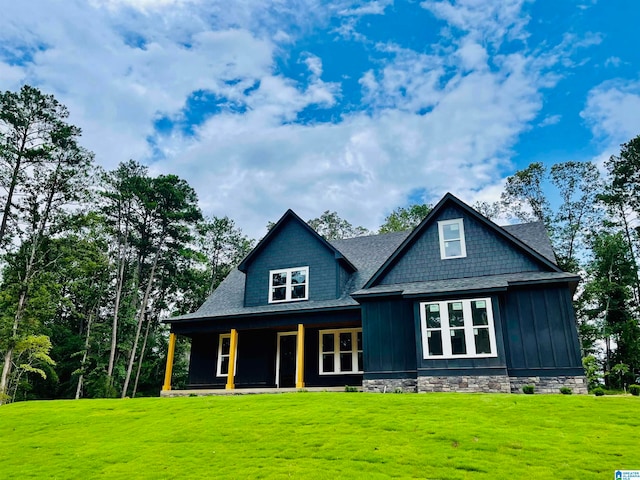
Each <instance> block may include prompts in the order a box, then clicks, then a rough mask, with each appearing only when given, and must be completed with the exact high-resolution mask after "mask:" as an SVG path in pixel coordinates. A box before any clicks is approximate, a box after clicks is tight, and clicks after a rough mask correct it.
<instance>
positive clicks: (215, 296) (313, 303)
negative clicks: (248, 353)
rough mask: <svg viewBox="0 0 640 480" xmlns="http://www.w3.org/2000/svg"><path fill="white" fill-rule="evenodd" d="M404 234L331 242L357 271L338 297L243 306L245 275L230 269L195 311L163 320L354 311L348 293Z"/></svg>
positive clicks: (359, 286)
mask: <svg viewBox="0 0 640 480" xmlns="http://www.w3.org/2000/svg"><path fill="white" fill-rule="evenodd" d="M272 230H273V229H272ZM408 234H409V232H397V233H386V234H383V235H370V236H366V237H356V238H349V239H345V240H333V241H331V242H330V243H331V245H332V246H333V248H335V249H336V250H337V249H339V250H340V251H341V252H344V254H345V256H346V257H347V258H348V260H349V262H350V263H351V264H352V265H354V267H355V268H356V269H357V270H356V271H355V272H354V273H353V274H352V275H351V278H350V279H349V281H348V282H347V285H346V286H345V289H344V291H343V292H342V295H340V297H339V298H336V299H331V300H322V301H317V300H308V301H304V302H289V303H270V304H265V305H258V306H255V307H245V306H244V289H245V277H246V275H245V273H244V272H241V271H240V270H238V269H234V270H232V271H231V272H230V273H229V275H227V278H225V279H224V280H223V281H222V283H221V284H220V285H219V286H218V288H216V290H215V291H214V292H213V293H212V294H211V295H210V296H209V298H207V300H206V301H205V302H204V303H203V304H202V306H201V307H200V308H199V309H198V310H197V311H195V312H192V313H188V314H186V315H180V316H179V317H171V318H167V319H165V320H164V321H165V322H167V323H173V322H180V321H183V320H184V321H188V320H207V319H216V318H225V317H246V316H260V315H269V314H286V313H288V312H303V311H318V310H331V309H344V308H351V307H353V308H358V302H356V301H355V300H354V299H353V298H351V293H352V292H354V291H356V290H359V289H361V288H362V287H363V285H364V283H365V282H366V281H367V280H368V279H369V278H370V277H371V275H373V274H374V273H375V272H376V271H377V270H378V268H380V265H382V263H383V262H384V261H385V260H386V259H387V258H388V257H389V255H391V253H393V252H394V251H395V249H396V248H397V247H398V245H400V243H401V242H402V241H403V240H404V239H405V238H406V236H407V235H408ZM256 248H257V247H256Z"/></svg>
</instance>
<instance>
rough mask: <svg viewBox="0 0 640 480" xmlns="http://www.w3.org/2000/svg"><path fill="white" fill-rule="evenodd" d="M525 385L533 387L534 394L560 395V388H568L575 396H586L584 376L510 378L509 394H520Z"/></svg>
mask: <svg viewBox="0 0 640 480" xmlns="http://www.w3.org/2000/svg"><path fill="white" fill-rule="evenodd" d="M525 385H533V386H535V393H560V388H561V387H569V388H570V389H571V390H572V392H573V393H575V394H587V393H589V392H588V391H587V380H586V378H585V377H584V376H576V377H574V376H558V377H511V393H522V387H524V386H525Z"/></svg>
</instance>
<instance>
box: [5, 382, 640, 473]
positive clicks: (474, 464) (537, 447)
mask: <svg viewBox="0 0 640 480" xmlns="http://www.w3.org/2000/svg"><path fill="white" fill-rule="evenodd" d="M0 435H1V437H0V438H1V446H0V478H20V479H23V478H64V479H67V478H110V479H112V478H132V479H133V478H135V479H144V478H150V479H161V478H212V479H220V478H238V479H244V478H276V479H277V478H283V479H284V478H299V479H315V478H318V479H336V478H349V479H357V478H366V479H377V478H434V479H435V478H438V479H465V478H474V479H475V478H478V479H485V478H486V479H497V478H498V479H499V478H517V479H525V478H527V479H528V478H536V479H539V478H555V479H557V478H568V479H577V478H580V479H588V478H613V475H614V471H615V470H616V469H640V399H638V398H636V397H594V396H563V395H526V396H525V395H488V394H477V395H464V394H422V395H418V394H402V395H382V394H363V393H293V394H280V395H246V396H233V397H197V398H166V399H161V398H146V399H130V400H80V401H71V400H69V401H48V402H47V401H39V402H24V403H15V404H11V405H5V406H2V407H0Z"/></svg>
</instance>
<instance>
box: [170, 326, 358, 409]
mask: <svg viewBox="0 0 640 480" xmlns="http://www.w3.org/2000/svg"><path fill="white" fill-rule="evenodd" d="M176 330H178V331H179V330H180V329H179V328H178V329H176ZM178 331H175V330H174V329H172V332H171V334H170V339H169V351H168V355H167V365H166V371H165V381H164V385H163V388H162V393H161V396H163V397H170V396H189V395H225V394H226V395H229V394H232V395H233V394H252V393H285V392H295V391H299V390H301V389H305V390H307V391H315V390H317V391H344V389H345V386H350V387H356V388H361V386H362V370H363V367H362V366H363V349H362V329H361V327H360V325H359V322H357V323H356V322H349V323H340V324H333V325H331V324H325V323H323V324H317V323H314V324H302V323H298V324H295V325H291V324H290V325H281V326H277V327H271V328H249V329H242V330H241V329H235V328H232V329H230V330H227V331H213V330H209V331H200V332H188V331H182V332H180V333H178ZM178 334H181V335H185V336H188V337H190V338H191V354H190V364H189V380H188V384H187V386H186V388H185V389H183V390H179V391H176V390H173V388H172V386H171V378H172V370H173V360H174V359H173V356H174V351H175V343H176V338H177V335H178Z"/></svg>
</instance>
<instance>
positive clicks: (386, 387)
mask: <svg viewBox="0 0 640 480" xmlns="http://www.w3.org/2000/svg"><path fill="white" fill-rule="evenodd" d="M416 385H417V382H416V379H415V378H385V379H378V380H363V381H362V391H363V392H372V393H400V392H402V393H415V392H416Z"/></svg>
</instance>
